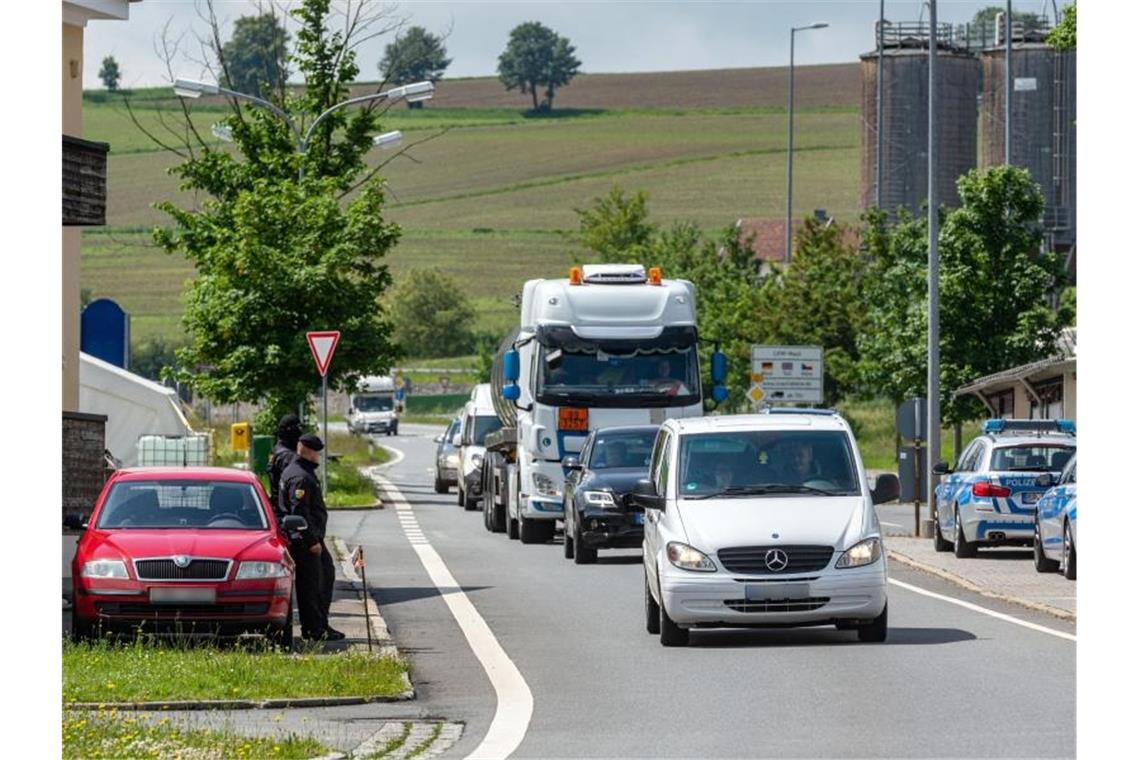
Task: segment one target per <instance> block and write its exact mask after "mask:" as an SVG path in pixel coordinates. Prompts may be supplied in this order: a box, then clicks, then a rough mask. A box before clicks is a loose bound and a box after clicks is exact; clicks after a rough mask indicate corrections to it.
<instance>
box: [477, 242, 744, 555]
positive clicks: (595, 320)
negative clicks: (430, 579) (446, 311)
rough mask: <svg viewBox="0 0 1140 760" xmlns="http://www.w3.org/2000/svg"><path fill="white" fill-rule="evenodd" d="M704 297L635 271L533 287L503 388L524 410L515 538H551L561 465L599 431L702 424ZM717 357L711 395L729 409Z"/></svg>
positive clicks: (512, 509) (511, 518)
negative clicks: (700, 301) (700, 309)
mask: <svg viewBox="0 0 1140 760" xmlns="http://www.w3.org/2000/svg"><path fill="white" fill-rule="evenodd" d="M695 298H696V294H695V292H694V287H693V284H692V283H691V282H688V281H687V280H667V279H664V278H663V277H662V274H661V271H660V270H659V269H657V268H655V267H654V268H651V269H649V270H648V271H646V269H645V268H644V267H642V266H639V265H628V264H605V265H593V266H590V265H587V266H584V267H581V268H579V267H573V268H572V269H571V270H570V276H569V277H568V278H566V279H549V280H530V281H528V282H527V283H526V284H525V286H524V287H523V293H522V302H521V319H520V329H519V332H518V335H517V337H516V338H515V340H514V341H513V343H512V348H511V350H510V351H508V352H506V353H505V354H504V356H503V357H502V359H503V361H502V364H503V378H504V380H505V384H504V385H503V386H502V387H501V388H500V389H499V391H500V393H501V394H502V396H503V398H504V399H505V400H507V401H508V402H510V403H511V404H512V405H513V408H514V410H515V411H514V414H515V419H514V420H513V422H514V427H515V428H516V442H517V456H516V457H515V462H516V463H517V468H516V474H515V477H516V478H517V481H518V482H517V497H515V498H512V499H511V500H510V501H509V503H508V505H507V507H508V508H507V515H506V517H507V522H508V533H509V534H510V535H511V536H512V537H513V536H515V535H516V534H517V535H519V537H520V538H521V539H522V540H523V541H524V542H525V543H531V542H542V541H546V540H549V539H550V538H552V537H553V535H554V527H555V521H556V520H558V519H561V518H562V517H563V484H564V478H565V473H564V470H563V465H562V462H563V459H564V458H565V457H567V456H569V455H576V454H578V453H579V452H581V450H582V444H583V443H584V442H585V440H586V437H587V435H589V433H590V431H591V430H593V429H595V428H599V427H615V426H634V425H659V424H661V423H662V422H664V421H665V420H667V419H670V418H674V417H699V416H702V415H703V413H704V411H703V405H702V394H701V380H700V371H699V369H700V368H699V362H698V359H697V340H698V334H697V324H696V321H697V318H696V315H697V312H696V303H695ZM718 356H719V358H718V359H716V360H714V362H713V363H714V370H717V369H719V370H720V372H719V373H718V372H715V371H714V375H715V377H714V383H715V384H716V388H715V389H714V393H713V395H714V398H716V399H717V400H723V393H724V388H723V386H721V385H720V383H721V382H723V375H724V372H723V370H724V360H723V355H719V354H718ZM516 523H517V525H516Z"/></svg>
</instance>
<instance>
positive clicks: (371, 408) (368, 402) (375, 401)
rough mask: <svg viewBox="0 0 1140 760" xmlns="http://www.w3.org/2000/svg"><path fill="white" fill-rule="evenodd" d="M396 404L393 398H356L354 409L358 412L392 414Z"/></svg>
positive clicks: (353, 400) (353, 403)
mask: <svg viewBox="0 0 1140 760" xmlns="http://www.w3.org/2000/svg"><path fill="white" fill-rule="evenodd" d="M394 403H395V402H394V400H393V397H392V396H356V397H355V398H353V399H352V408H353V409H355V410H356V411H358V412H390V411H392V405H393V404H394Z"/></svg>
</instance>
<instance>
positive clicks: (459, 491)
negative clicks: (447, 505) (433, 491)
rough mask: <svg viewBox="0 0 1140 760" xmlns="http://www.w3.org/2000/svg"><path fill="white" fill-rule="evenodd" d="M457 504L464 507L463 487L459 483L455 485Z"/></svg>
mask: <svg viewBox="0 0 1140 760" xmlns="http://www.w3.org/2000/svg"><path fill="white" fill-rule="evenodd" d="M455 503H456V504H458V505H459V506H461V507H462V506H463V486H461V485H459V484H458V483H456V484H455Z"/></svg>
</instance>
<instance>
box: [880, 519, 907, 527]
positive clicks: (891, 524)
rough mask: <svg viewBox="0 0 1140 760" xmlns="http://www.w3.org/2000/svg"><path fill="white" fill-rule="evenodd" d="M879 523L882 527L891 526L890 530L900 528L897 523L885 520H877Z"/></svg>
mask: <svg viewBox="0 0 1140 760" xmlns="http://www.w3.org/2000/svg"><path fill="white" fill-rule="evenodd" d="M879 522H880V523H881V524H883V525H889V526H891V527H892V528H901V527H902V526H901V525H899V524H898V523H893V522H887V521H886V520H879Z"/></svg>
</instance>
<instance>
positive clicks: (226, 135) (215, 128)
mask: <svg viewBox="0 0 1140 760" xmlns="http://www.w3.org/2000/svg"><path fill="white" fill-rule="evenodd" d="M210 133H211V134H212V135H213V136H214V137H216V138H218V139H219V140H221V141H222V142H233V141H234V131H233V130H232V129H230V128H229V127H227V126H226V125H225V124H214V125H212V126H211V127H210Z"/></svg>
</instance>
